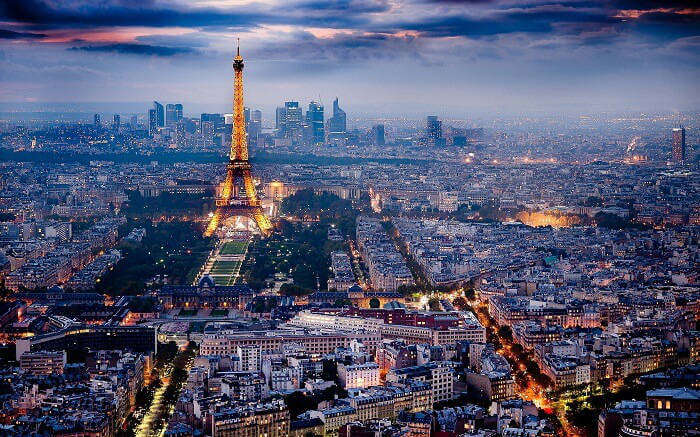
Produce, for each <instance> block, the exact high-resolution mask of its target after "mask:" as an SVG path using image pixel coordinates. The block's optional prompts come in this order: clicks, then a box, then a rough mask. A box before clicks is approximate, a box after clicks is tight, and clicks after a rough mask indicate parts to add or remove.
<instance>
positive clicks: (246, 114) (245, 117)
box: [243, 106, 250, 125]
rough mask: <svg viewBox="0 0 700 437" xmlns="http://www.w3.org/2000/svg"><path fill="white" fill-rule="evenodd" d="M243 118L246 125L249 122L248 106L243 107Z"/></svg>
mask: <svg viewBox="0 0 700 437" xmlns="http://www.w3.org/2000/svg"><path fill="white" fill-rule="evenodd" d="M243 118H244V119H245V123H246V125H247V124H248V123H249V122H250V108H248V107H247V106H246V107H245V108H243Z"/></svg>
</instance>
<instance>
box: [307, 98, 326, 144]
mask: <svg viewBox="0 0 700 437" xmlns="http://www.w3.org/2000/svg"><path fill="white" fill-rule="evenodd" d="M306 122H307V123H308V125H309V128H310V129H311V141H312V143H313V144H323V142H324V140H325V135H324V132H323V105H322V104H320V103H318V102H311V103H309V110H308V111H306Z"/></svg>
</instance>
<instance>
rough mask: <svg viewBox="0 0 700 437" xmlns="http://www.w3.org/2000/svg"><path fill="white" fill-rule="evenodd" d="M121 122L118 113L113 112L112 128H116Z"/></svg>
mask: <svg viewBox="0 0 700 437" xmlns="http://www.w3.org/2000/svg"><path fill="white" fill-rule="evenodd" d="M121 123H122V120H121V117H120V116H119V114H114V118H113V120H112V128H113V129H114V130H118V129H119V126H120V125H121Z"/></svg>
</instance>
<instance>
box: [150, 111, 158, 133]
mask: <svg viewBox="0 0 700 437" xmlns="http://www.w3.org/2000/svg"><path fill="white" fill-rule="evenodd" d="M157 130H158V113H157V111H156V110H155V109H149V110H148V135H150V136H153V134H154V133H156V131H157Z"/></svg>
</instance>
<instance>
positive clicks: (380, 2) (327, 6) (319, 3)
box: [293, 0, 390, 14]
mask: <svg viewBox="0 0 700 437" xmlns="http://www.w3.org/2000/svg"><path fill="white" fill-rule="evenodd" d="M293 8H294V9H297V10H303V11H307V12H319V11H335V12H347V13H352V14H375V13H380V12H386V11H388V10H389V8H390V6H389V2H388V1H387V0H303V1H300V2H299V3H296V4H293Z"/></svg>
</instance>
